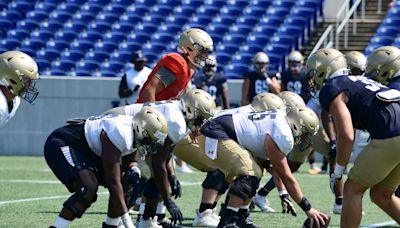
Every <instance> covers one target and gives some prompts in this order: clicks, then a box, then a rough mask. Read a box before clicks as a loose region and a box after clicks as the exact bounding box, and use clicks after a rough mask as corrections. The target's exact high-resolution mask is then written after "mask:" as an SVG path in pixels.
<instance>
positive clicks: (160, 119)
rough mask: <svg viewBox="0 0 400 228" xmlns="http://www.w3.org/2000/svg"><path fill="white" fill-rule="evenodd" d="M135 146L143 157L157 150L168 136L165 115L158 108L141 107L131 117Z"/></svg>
mask: <svg viewBox="0 0 400 228" xmlns="http://www.w3.org/2000/svg"><path fill="white" fill-rule="evenodd" d="M133 129H134V131H135V143H136V148H137V150H138V152H139V154H140V156H141V157H142V158H143V157H145V156H147V155H151V154H154V153H156V152H157V148H158V147H160V146H162V145H164V142H165V139H166V138H167V136H168V123H167V120H166V119H165V116H164V115H163V114H162V113H161V112H160V111H158V110H156V109H154V108H150V107H143V108H142V109H141V110H140V111H139V112H138V113H137V114H136V115H135V116H134V117H133Z"/></svg>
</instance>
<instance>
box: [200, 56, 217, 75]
mask: <svg viewBox="0 0 400 228" xmlns="http://www.w3.org/2000/svg"><path fill="white" fill-rule="evenodd" d="M203 72H204V74H205V75H206V76H207V77H208V78H210V77H212V76H214V75H215V73H216V72H217V59H216V58H215V55H209V56H208V58H207V59H206V61H205V65H204V68H203Z"/></svg>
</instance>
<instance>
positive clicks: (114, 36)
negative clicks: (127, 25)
mask: <svg viewBox="0 0 400 228" xmlns="http://www.w3.org/2000/svg"><path fill="white" fill-rule="evenodd" d="M125 39H126V34H125V33H123V32H117V31H113V32H107V33H106V34H104V35H103V41H108V42H115V43H119V42H122V41H123V40H125Z"/></svg>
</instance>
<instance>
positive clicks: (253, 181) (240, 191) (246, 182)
mask: <svg viewBox="0 0 400 228" xmlns="http://www.w3.org/2000/svg"><path fill="white" fill-rule="evenodd" d="M259 184H260V179H259V178H257V177H255V176H239V177H238V178H236V179H235V180H234V181H233V185H232V186H231V188H230V189H229V193H230V194H233V195H235V196H238V197H240V198H241V199H243V200H247V199H249V198H252V197H253V196H255V195H256V192H257V189H258V185H259Z"/></svg>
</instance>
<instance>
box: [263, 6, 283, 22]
mask: <svg viewBox="0 0 400 228" xmlns="http://www.w3.org/2000/svg"><path fill="white" fill-rule="evenodd" d="M288 12H289V11H288V9H287V8H283V7H269V8H268V10H267V14H266V15H267V16H268V17H279V18H281V20H283V19H284V18H285V17H286V15H287V14H288Z"/></svg>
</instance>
